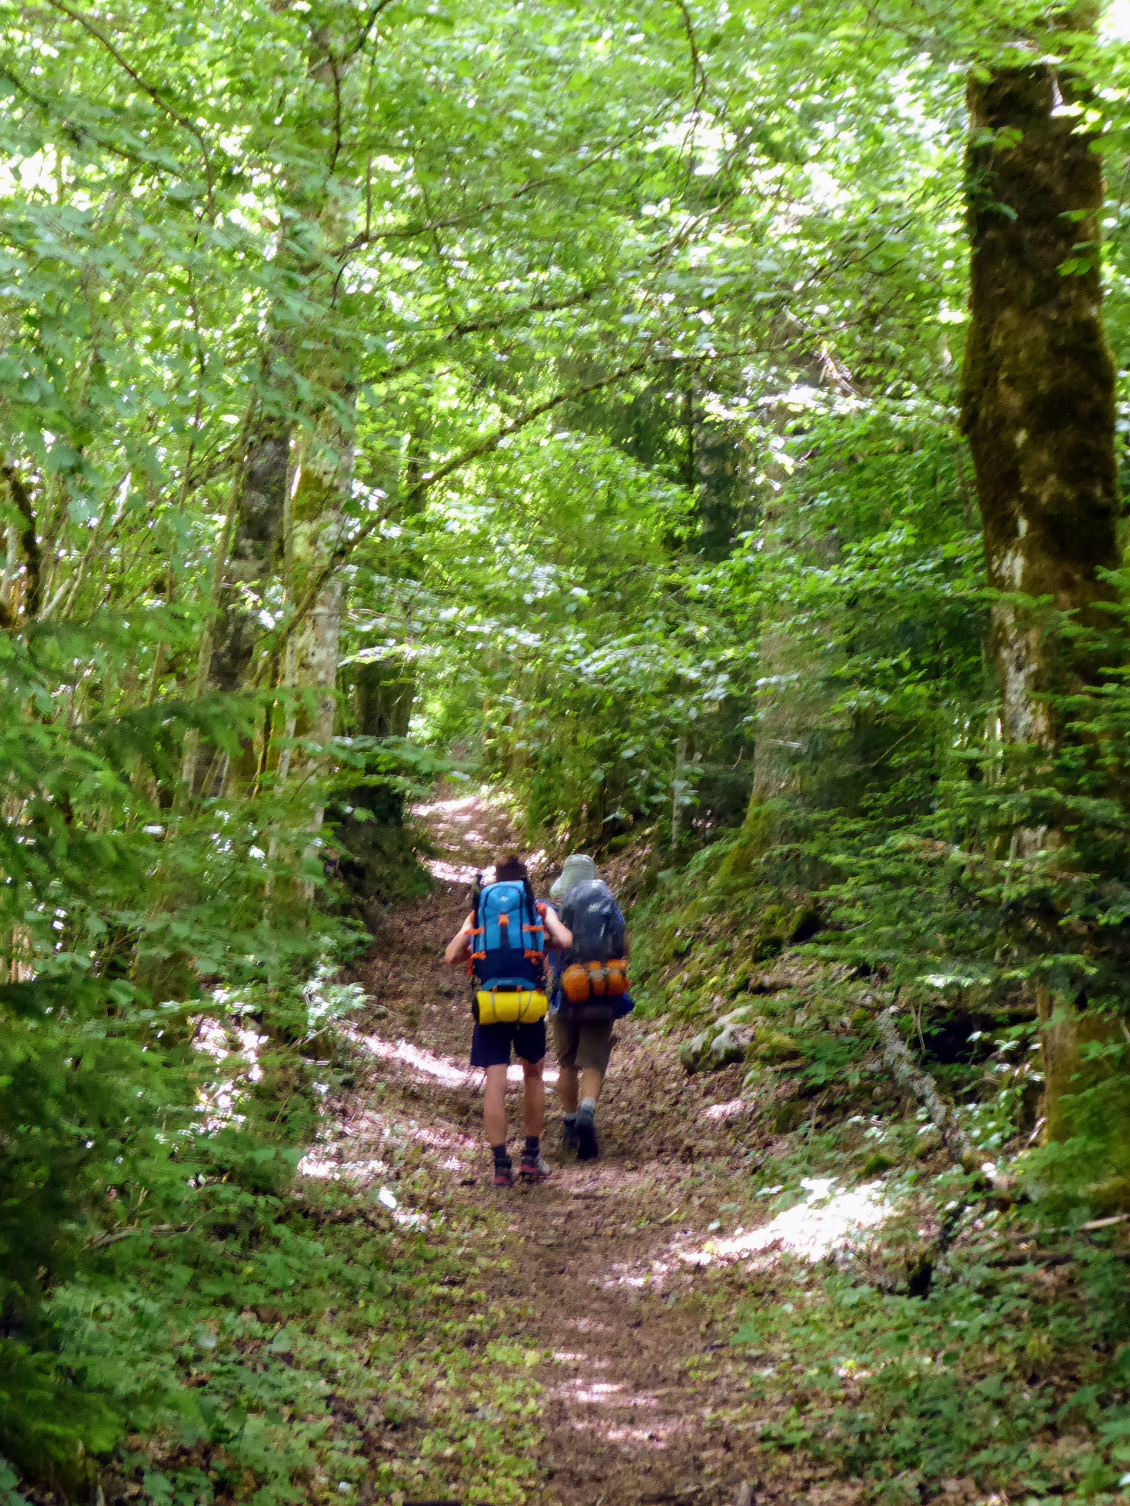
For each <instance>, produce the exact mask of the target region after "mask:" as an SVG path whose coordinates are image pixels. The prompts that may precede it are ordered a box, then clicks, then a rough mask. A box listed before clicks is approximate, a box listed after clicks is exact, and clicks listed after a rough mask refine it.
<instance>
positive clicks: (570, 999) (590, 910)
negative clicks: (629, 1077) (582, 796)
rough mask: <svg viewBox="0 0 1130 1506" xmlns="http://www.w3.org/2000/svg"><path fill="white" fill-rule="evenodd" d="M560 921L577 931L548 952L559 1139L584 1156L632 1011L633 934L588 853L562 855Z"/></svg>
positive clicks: (589, 1153)
mask: <svg viewBox="0 0 1130 1506" xmlns="http://www.w3.org/2000/svg"><path fill="white" fill-rule="evenodd" d="M549 897H550V899H551V900H553V901H554V902H555V903H556V904H557V905H558V906H559V907H560V917H561V923H562V924H563V925H564V927H565V929H566V930H567V931H569V932H571V934H572V942H571V944H570V946H569V948H568V949H567V950H565V951H560V952H555V953H553V954H551V956H550V959H549V960H550V969H551V974H552V981H553V993H552V997H551V999H550V1019H551V1022H552V1025H553V1038H554V1045H555V1047H556V1050H557V1064H558V1067H559V1069H560V1076H559V1078H558V1083H557V1091H558V1094H559V1095H560V1098H561V1107H562V1108H563V1109H564V1111H565V1117H564V1127H563V1129H562V1136H561V1138H562V1144H563V1146H564V1148H565V1149H566V1150H573V1151H576V1153H577V1157H578V1159H579V1160H581V1161H593V1160H595V1159H596V1158H597V1156H598V1155H599V1154H600V1142H599V1140H598V1138H597V1133H596V1105H597V1101H598V1100H599V1098H600V1090H601V1088H602V1087H603V1086H604V1078H605V1075H606V1073H607V1071H608V1062H609V1058H610V1056H611V1054H612V1039H613V1037H612V1030H613V1026H614V1025H615V1023H616V1021H617V1020H618V1019H622V1018H623V1016H624V1015H627V1014H630V1013H631V1012H632V1010H633V1009H634V1008H635V1004H634V1003H633V1001H632V997H631V995H630V994H629V992H628V970H627V957H628V937H627V927H626V926H625V924H624V917H623V915H622V914H621V913H620V907H619V905H618V904H617V903H616V900H615V897H614V896H613V893H612V890H611V889H609V887H608V885H607V884H606V883H604V882H603V880H602V879H601V878H600V877H599V876H598V874H597V869H596V864H595V863H594V862H593V860H592V858H590V857H587V856H586V855H585V854H584V853H572V854H571V855H570V856H569V857H567V858H566V859H565V862H564V865H563V866H562V869H561V876H560V878H558V879H557V881H556V882H555V883H554V884H553V886H552V887H551V889H550V891H549Z"/></svg>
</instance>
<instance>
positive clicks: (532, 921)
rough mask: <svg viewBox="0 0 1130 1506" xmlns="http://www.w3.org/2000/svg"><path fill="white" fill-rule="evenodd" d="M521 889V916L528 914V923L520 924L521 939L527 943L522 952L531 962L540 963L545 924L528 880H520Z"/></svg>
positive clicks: (543, 953) (542, 953)
mask: <svg viewBox="0 0 1130 1506" xmlns="http://www.w3.org/2000/svg"><path fill="white" fill-rule="evenodd" d="M522 889H523V900H522V911H523V914H525V913H526V912H527V911H528V912H529V923H528V924H526V923H525V922H523V924H522V939H523V941H524V942H525V943H527V944H526V945H525V946H524V947H523V950H524V952H525V954H526V957H527V958H528V959H529V960H530V961H531V962H542V961H544V960H545V922H544V921H543V920H542V918H541V916H540V915H539V914H538V902H537V896H536V895H535V894H534V886H533V884H531V883H530V881H529V879H528V878H525V879H523V880H522Z"/></svg>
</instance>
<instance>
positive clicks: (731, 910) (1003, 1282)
mask: <svg viewBox="0 0 1130 1506" xmlns="http://www.w3.org/2000/svg"><path fill="white" fill-rule="evenodd" d="M741 846H742V837H741V835H740V834H735V835H734V836H731V837H728V838H725V839H723V840H722V841H720V842H718V843H716V844H715V846H714V847H713V848H712V849H707V850H706V851H705V852H702V853H699V854H698V855H696V858H695V859H694V860H692V862H691V863H690V864H689V865H688V866H687V867H686V868H685V869H683V870H681V871H679V870H667V871H664V872H659V873H653V874H652V875H651V876H650V878H649V880H648V881H647V883H646V884H645V885H644V886H643V888H642V892H641V893H640V894H639V896H638V898H637V900H636V904H635V907H634V909H633V911H632V914H631V917H630V919H631V926H632V934H633V937H634V939H635V943H636V944H635V949H634V953H633V965H634V968H635V971H636V984H637V988H638V997H639V999H640V1006H641V1009H642V1010H643V1011H644V1012H646V1013H647V1014H648V1015H649V1016H650V1017H652V1018H653V1019H655V1020H656V1021H665V1022H666V1024H667V1026H668V1028H669V1029H670V1030H671V1031H673V1032H677V1033H678V1034H680V1035H682V1036H690V1037H691V1038H692V1040H693V1041H695V1042H704V1041H705V1042H709V1040H710V1038H711V1036H712V1035H713V1034H714V1033H715V1032H716V1031H718V1030H719V1029H720V1028H722V1027H724V1026H725V1025H726V1023H727V1022H729V1021H733V1020H737V1021H738V1022H739V1023H743V1022H744V1024H745V1028H746V1031H747V1036H743V1037H739V1040H747V1037H748V1043H747V1044H745V1045H744V1047H743V1054H744V1057H745V1060H746V1078H745V1088H744V1090H743V1096H744V1097H745V1098H746V1100H747V1102H749V1103H751V1105H752V1107H753V1110H754V1129H753V1135H752V1145H753V1149H752V1150H751V1152H750V1153H749V1154H748V1155H747V1164H748V1165H749V1167H750V1172H749V1176H750V1182H749V1196H750V1197H751V1198H760V1200H761V1204H762V1206H763V1207H767V1209H768V1211H769V1213H770V1215H772V1214H774V1213H776V1212H779V1211H781V1210H783V1209H785V1208H788V1207H790V1206H793V1205H794V1204H795V1203H796V1202H797V1201H804V1200H805V1199H806V1198H807V1197H808V1196H809V1193H808V1192H806V1191H805V1184H806V1182H807V1179H811V1178H812V1177H824V1178H832V1179H833V1182H834V1185H835V1186H838V1187H841V1188H850V1187H853V1186H854V1187H858V1186H860V1185H862V1184H866V1185H868V1186H869V1187H870V1188H871V1189H872V1190H873V1193H874V1195H875V1196H877V1197H881V1198H882V1199H883V1200H884V1201H885V1203H886V1204H887V1205H889V1212H888V1214H887V1216H886V1218H885V1221H884V1222H883V1224H882V1225H881V1227H880V1228H879V1229H878V1230H877V1231H875V1232H874V1234H873V1236H869V1237H868V1239H866V1240H864V1241H861V1242H860V1243H859V1244H858V1245H857V1246H856V1247H855V1248H854V1251H853V1252H851V1253H845V1252H843V1251H841V1252H836V1253H834V1254H833V1255H832V1256H830V1257H829V1258H828V1259H827V1260H825V1261H823V1262H822V1263H821V1264H818V1265H816V1266H809V1265H806V1264H804V1263H803V1262H800V1261H790V1260H787V1259H786V1260H785V1261H784V1262H783V1263H781V1262H776V1263H774V1262H773V1261H768V1262H766V1263H764V1264H763V1265H759V1267H758V1269H757V1271H756V1274H754V1275H751V1277H750V1278H749V1295H748V1296H747V1297H746V1298H745V1299H743V1300H740V1301H739V1302H738V1303H737V1305H736V1309H735V1310H733V1311H732V1315H731V1325H732V1333H733V1342H734V1344H735V1345H736V1346H737V1348H738V1351H739V1352H740V1354H741V1355H743V1356H744V1358H745V1360H746V1362H747V1363H748V1366H749V1370H748V1376H749V1385H750V1390H751V1399H752V1400H753V1401H757V1400H758V1399H761V1400H763V1401H765V1403H766V1404H767V1414H768V1417H769V1418H770V1419H771V1420H766V1421H765V1423H764V1424H763V1428H762V1433H761V1441H762V1446H763V1448H764V1450H765V1451H766V1456H767V1466H769V1467H773V1468H776V1467H782V1468H783V1467H784V1463H783V1461H784V1460H787V1458H788V1457H789V1456H790V1454H792V1453H795V1452H797V1451H799V1452H802V1453H803V1454H804V1455H805V1456H806V1458H807V1459H808V1460H809V1462H810V1463H811V1464H812V1465H813V1467H816V1468H823V1469H825V1470H826V1469H828V1468H831V1469H832V1471H833V1475H834V1477H838V1478H841V1479H844V1480H850V1481H854V1482H855V1483H856V1486H857V1487H858V1489H859V1490H860V1491H861V1493H862V1494H861V1499H863V1500H866V1501H868V1502H872V1501H873V1502H882V1503H891V1506H894V1503H910V1502H920V1501H928V1500H935V1499H937V1500H944V1501H955V1502H958V1503H961V1502H968V1503H970V1506H973V1503H983V1502H985V1501H986V1500H990V1499H992V1500H995V1501H999V1502H1002V1503H1003V1502H1005V1501H1013V1502H1015V1501H1024V1502H1025V1503H1026V1506H1037V1503H1042V1502H1045V1501H1049V1502H1050V1501H1051V1500H1056V1501H1080V1502H1082V1501H1098V1502H1102V1501H1113V1500H1115V1499H1123V1498H1124V1496H1123V1494H1120V1492H1124V1491H1125V1488H1126V1486H1127V1485H1130V1319H1128V1317H1127V1314H1128V1312H1130V1303H1128V1301H1127V1297H1128V1295H1130V1293H1128V1292H1127V1269H1128V1259H1130V1254H1128V1249H1127V1241H1126V1237H1125V1232H1124V1230H1125V1225H1123V1224H1122V1223H1120V1222H1113V1223H1110V1224H1108V1225H1106V1226H1103V1227H1098V1228H1094V1229H1090V1228H1089V1226H1088V1229H1085V1230H1084V1229H1081V1228H1080V1226H1081V1225H1083V1224H1084V1223H1085V1222H1086V1221H1087V1219H1088V1211H1087V1209H1086V1207H1085V1206H1080V1207H1079V1208H1077V1209H1076V1210H1075V1211H1071V1210H1070V1209H1068V1210H1066V1211H1065V1210H1064V1207H1063V1205H1062V1204H1061V1203H1051V1202H1048V1201H1043V1202H1039V1201H1037V1202H1032V1201H1030V1200H1028V1199H1027V1197H1026V1195H1025V1185H1026V1184H1025V1182H1024V1168H1025V1166H1026V1164H1027V1163H1028V1162H1030V1161H1032V1160H1033V1156H1032V1151H1031V1149H1030V1146H1031V1144H1032V1142H1033V1139H1034V1138H1035V1135H1034V1131H1036V1130H1037V1129H1038V1126H1037V1123H1036V1116H1037V1112H1038V1106H1039V1097H1040V1088H1041V1076H1040V1055H1039V1036H1038V1030H1037V1028H1036V1024H1035V1022H1034V1021H1033V1020H1032V1018H1031V1012H1030V1010H1029V1011H1027V1012H1026V1011H1025V1010H1024V1008H1023V1007H1022V1004H1021V1001H1018V999H1017V997H1016V995H1015V993H1014V992H1013V991H1008V990H1004V991H1002V992H1001V993H1000V994H999V995H997V996H993V995H991V994H989V993H987V992H986V991H984V990H981V991H973V990H970V991H968V992H967V994H966V995H965V996H964V997H961V996H957V997H955V996H953V994H952V993H951V994H950V995H948V996H944V997H943V996H939V997H938V999H937V1001H936V1003H935V1005H934V1007H933V1008H930V1009H923V1008H921V1006H920V1005H916V1002H915V999H914V995H913V994H910V995H909V996H908V995H905V994H904V995H902V996H901V997H900V994H899V992H898V991H897V990H896V988H895V987H894V986H893V984H892V983H891V982H890V981H887V980H886V979H885V978H884V976H883V973H882V971H881V970H880V971H876V970H874V969H872V968H870V967H868V966H866V965H865V964H864V965H861V960H860V958H859V957H856V958H853V959H847V960H839V961H837V960H835V952H836V932H835V930H834V926H835V922H834V920H831V919H830V917H831V915H832V906H831V904H830V902H829V901H828V900H827V899H825V898H823V897H822V896H821V895H816V896H813V895H812V894H811V893H810V892H806V891H805V890H804V888H803V887H802V886H801V885H800V884H799V883H796V882H794V883H792V884H790V883H789V882H788V878H789V877H790V876H792V877H794V879H795V877H796V870H794V873H793V875H788V874H786V875H785V880H784V881H782V875H781V872H780V869H779V868H778V870H777V871H776V872H773V870H772V868H771V865H770V864H752V865H750V866H749V867H748V868H746V869H745V871H744V872H743V871H741V870H739V872H738V873H735V871H734V870H735V866H737V865H735V863H734V855H735V853H738V854H739V856H740V850H741ZM814 917H819V926H820V927H821V931H820V932H819V933H816V932H813V933H810V934H809V935H808V936H805V935H804V931H805V930H806V929H807V927H808V926H809V925H810V924H811V923H812V919H813V918H814ZM828 927H832V928H833V929H831V931H830V933H829V931H828V930H827V929H824V928H828ZM790 929H791V932H792V935H793V936H794V937H798V936H799V939H795V940H790ZM829 940H831V941H832V945H831V946H829V945H828V944H827V943H828V941H829ZM821 943H823V944H821ZM892 1003H897V1004H898V1006H899V1007H900V1008H901V1009H902V1013H901V1014H900V1015H899V1017H898V1023H899V1025H900V1028H901V1031H902V1034H903V1037H904V1039H905V1040H906V1041H907V1044H908V1045H909V1047H910V1048H911V1050H912V1052H913V1054H914V1055H915V1056H916V1057H917V1058H918V1059H919V1060H920V1062H921V1063H922V1065H923V1067H924V1068H925V1070H927V1071H928V1072H929V1073H930V1074H931V1075H932V1076H933V1077H934V1078H935V1080H936V1081H937V1083H938V1085H939V1088H940V1089H941V1091H942V1092H943V1093H944V1094H945V1095H946V1097H947V1098H948V1099H949V1100H950V1101H951V1102H952V1104H953V1106H954V1107H953V1112H954V1114H955V1117H956V1122H957V1123H959V1124H960V1125H961V1127H962V1129H963V1130H964V1131H965V1133H966V1134H967V1135H968V1136H969V1138H970V1140H971V1141H972V1143H973V1145H974V1146H975V1147H976V1148H977V1150H978V1152H979V1153H980V1154H981V1155H982V1156H983V1157H984V1158H985V1161H986V1163H992V1165H993V1166H994V1168H995V1169H996V1170H997V1171H998V1172H1002V1173H1003V1172H1011V1173H1012V1175H1013V1177H1014V1179H1016V1178H1019V1181H1018V1191H1017V1193H1016V1194H1015V1195H1013V1196H1006V1197H1004V1198H1003V1199H1002V1198H1000V1197H998V1196H996V1195H995V1194H994V1193H993V1191H992V1189H991V1188H990V1187H989V1186H988V1184H987V1183H986V1182H985V1181H984V1180H983V1179H982V1178H981V1177H979V1176H978V1175H977V1173H976V1171H975V1170H974V1171H973V1172H969V1171H964V1170H962V1169H961V1168H960V1167H957V1166H955V1165H954V1164H953V1163H952V1161H951V1159H950V1157H949V1155H948V1154H947V1152H946V1149H945V1147H944V1145H943V1143H942V1137H941V1136H940V1134H939V1133H938V1130H937V1128H936V1127H935V1126H934V1125H933V1124H932V1123H931V1122H930V1120H929V1117H928V1115H927V1113H926V1111H925V1109H924V1108H922V1107H921V1105H920V1104H919V1103H918V1102H917V1101H916V1100H914V1099H912V1098H907V1097H905V1096H904V1095H903V1094H902V1093H901V1092H900V1091H899V1090H898V1089H897V1087H896V1085H895V1084H894V1082H893V1081H892V1079H891V1075H890V1071H889V1068H888V1066H887V1065H886V1063H885V1062H884V1060H883V1057H882V1054H881V1050H880V1043H879V1039H878V1036H877V1033H876V1030H875V1026H874V1020H875V1017H876V1015H877V1014H878V1013H879V1011H880V1010H881V1009H883V1008H886V1007H888V1006H889V1005H890V1004H892ZM767 1043H768V1047H769V1049H767ZM684 1060H688V1061H690V1062H692V1063H694V1064H697V1065H698V1066H699V1067H700V1069H703V1070H709V1068H710V1067H711V1066H712V1065H714V1066H723V1065H725V1064H726V1062H725V1060H723V1059H722V1058H712V1057H711V1056H710V1054H709V1052H708V1051H707V1052H706V1053H705V1054H702V1055H699V1054H696V1053H692V1054H691V1056H690V1057H687V1056H686V1055H684ZM728 1060H733V1056H732V1055H731V1056H730V1057H729V1058H728ZM1033 1191H1034V1192H1035V1194H1036V1195H1037V1197H1038V1195H1039V1186H1038V1183H1037V1184H1036V1185H1034V1186H1033ZM1018 1199H1019V1200H1018ZM783 1397H787V1398H788V1405H787V1406H783V1405H782V1398H783ZM770 1403H772V1405H771V1406H770V1405H769V1404H770Z"/></svg>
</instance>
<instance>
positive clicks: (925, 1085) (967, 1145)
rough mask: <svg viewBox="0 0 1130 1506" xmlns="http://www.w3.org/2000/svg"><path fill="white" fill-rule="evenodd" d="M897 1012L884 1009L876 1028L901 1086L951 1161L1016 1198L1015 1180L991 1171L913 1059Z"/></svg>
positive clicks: (886, 1058)
mask: <svg viewBox="0 0 1130 1506" xmlns="http://www.w3.org/2000/svg"><path fill="white" fill-rule="evenodd" d="M897 1012H898V1011H897V1009H896V1007H895V1005H893V1004H892V1005H891V1006H890V1007H889V1008H888V1009H884V1010H883V1012H882V1014H881V1015H880V1016H879V1018H878V1019H877V1020H876V1021H875V1028H876V1029H877V1030H878V1032H879V1039H880V1040H881V1041H882V1043H883V1060H884V1061H885V1062H886V1064H887V1066H888V1067H890V1069H891V1071H892V1072H893V1073H894V1075H895V1078H896V1080H897V1081H898V1082H899V1083H900V1084H901V1086H902V1087H903V1088H905V1089H906V1091H907V1092H908V1093H912V1094H913V1095H914V1097H915V1098H917V1099H918V1101H919V1103H921V1104H923V1105H924V1107H925V1109H926V1112H927V1113H928V1114H929V1116H930V1118H931V1120H932V1122H933V1124H934V1128H935V1129H936V1130H937V1131H938V1133H939V1135H941V1137H942V1142H943V1144H944V1145H945V1147H946V1150H947V1151H948V1152H949V1155H950V1159H951V1160H952V1161H954V1162H956V1164H957V1165H958V1166H961V1167H962V1168H963V1169H964V1170H965V1171H969V1172H977V1173H978V1174H979V1175H981V1176H983V1177H984V1178H985V1179H986V1181H988V1182H989V1184H990V1185H991V1186H992V1188H993V1191H994V1192H999V1193H1002V1194H1005V1195H1007V1196H1012V1195H1013V1192H1014V1185H1013V1182H1012V1179H1011V1178H1010V1177H1002V1176H998V1174H997V1173H996V1172H995V1171H993V1170H989V1169H987V1163H982V1162H981V1160H980V1159H979V1152H978V1150H977V1147H976V1146H975V1145H974V1144H973V1142H972V1140H970V1138H969V1136H968V1135H967V1134H966V1133H965V1131H964V1130H963V1129H962V1128H961V1126H960V1124H958V1122H957V1119H956V1117H955V1115H954V1111H953V1106H952V1104H947V1103H943V1102H942V1100H941V1098H940V1097H939V1096H938V1089H937V1086H936V1084H935V1082H934V1079H933V1078H932V1077H931V1076H930V1075H929V1074H928V1073H926V1072H923V1071H922V1069H921V1068H920V1067H918V1066H916V1065H915V1062H914V1059H913V1057H912V1056H911V1054H910V1052H909V1051H908V1050H907V1049H906V1043H905V1041H904V1040H903V1039H902V1037H901V1036H900V1035H899V1033H898V1030H897V1028H896V1026H895V1017H896V1015H897Z"/></svg>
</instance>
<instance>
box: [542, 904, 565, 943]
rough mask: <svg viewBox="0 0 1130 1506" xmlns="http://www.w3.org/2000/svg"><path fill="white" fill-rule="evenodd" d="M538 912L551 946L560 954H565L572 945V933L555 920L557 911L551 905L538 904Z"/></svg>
mask: <svg viewBox="0 0 1130 1506" xmlns="http://www.w3.org/2000/svg"><path fill="white" fill-rule="evenodd" d="M538 910H539V911H540V913H541V918H542V920H544V921H545V929H546V932H547V934H548V936H549V940H550V942H551V944H552V945H553V946H554V947H556V948H558V949H559V950H560V951H562V952H567V951H568V950H569V948H570V947H571V946H572V945H573V933H572V931H570V930H569V928H568V927H567V926H563V925H562V924H561V922H560V921H559V920H558V918H557V911H556V910H555V909H554V908H553V906H552V905H546V904H539V905H538Z"/></svg>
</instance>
